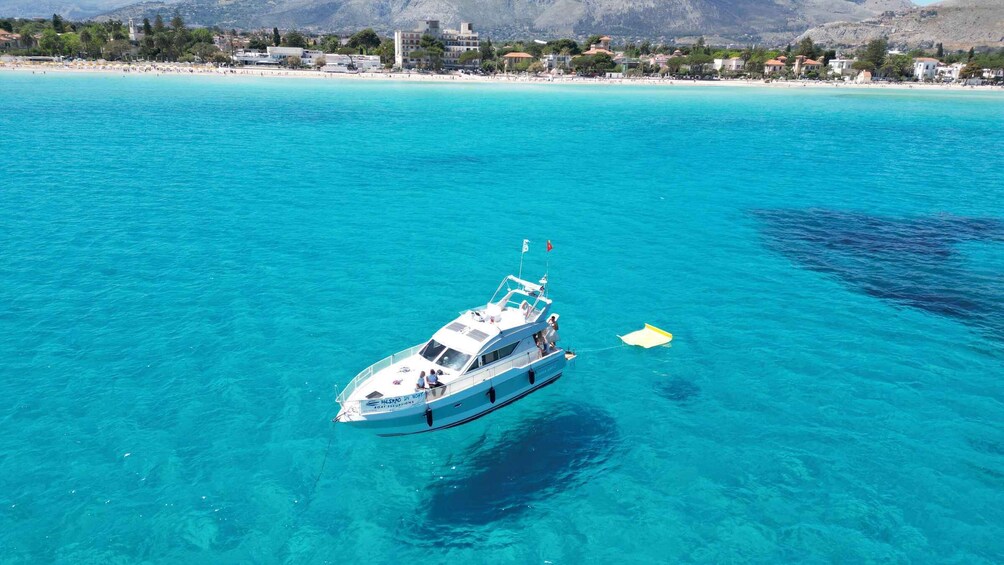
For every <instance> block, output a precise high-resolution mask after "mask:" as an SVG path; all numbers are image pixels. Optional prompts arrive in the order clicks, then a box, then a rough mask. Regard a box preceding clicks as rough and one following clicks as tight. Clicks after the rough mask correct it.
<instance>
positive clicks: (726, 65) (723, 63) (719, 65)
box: [715, 57, 746, 73]
mask: <svg viewBox="0 0 1004 565" xmlns="http://www.w3.org/2000/svg"><path fill="white" fill-rule="evenodd" d="M745 67H746V63H745V62H744V61H743V60H742V59H740V58H739V57H732V58H729V59H715V70H716V71H724V72H732V73H737V72H739V71H742V70H743V68H745Z"/></svg>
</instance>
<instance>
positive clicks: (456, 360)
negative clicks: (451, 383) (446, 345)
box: [439, 349, 471, 371]
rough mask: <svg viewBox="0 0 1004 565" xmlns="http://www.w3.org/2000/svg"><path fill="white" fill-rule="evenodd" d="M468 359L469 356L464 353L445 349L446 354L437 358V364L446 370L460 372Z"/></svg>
mask: <svg viewBox="0 0 1004 565" xmlns="http://www.w3.org/2000/svg"><path fill="white" fill-rule="evenodd" d="M470 359H471V356H470V355H468V354H466V353H461V352H459V351H456V350H454V349H447V350H446V353H444V354H443V356H442V357H440V358H439V364H440V365H441V366H443V367H445V368H447V369H450V370H453V371H460V370H461V369H463V368H464V365H466V364H467V362H468V361H469V360H470Z"/></svg>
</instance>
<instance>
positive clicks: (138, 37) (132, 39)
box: [129, 18, 146, 44]
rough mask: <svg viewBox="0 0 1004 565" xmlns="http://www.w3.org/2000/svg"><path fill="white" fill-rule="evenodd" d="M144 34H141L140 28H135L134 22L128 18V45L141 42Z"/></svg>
mask: <svg viewBox="0 0 1004 565" xmlns="http://www.w3.org/2000/svg"><path fill="white" fill-rule="evenodd" d="M144 37H146V34H145V33H143V30H142V28H138V27H136V22H134V21H133V19H132V18H129V43H132V44H138V43H139V42H140V41H143V38H144Z"/></svg>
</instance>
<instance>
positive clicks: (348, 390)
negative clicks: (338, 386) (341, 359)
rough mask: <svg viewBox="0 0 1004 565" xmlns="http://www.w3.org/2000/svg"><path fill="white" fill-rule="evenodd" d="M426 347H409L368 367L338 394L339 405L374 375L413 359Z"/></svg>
mask: <svg viewBox="0 0 1004 565" xmlns="http://www.w3.org/2000/svg"><path fill="white" fill-rule="evenodd" d="M424 346H425V344H424V343H420V344H418V345H416V346H414V347H409V348H408V349H405V350H403V351H398V352H397V353H395V354H393V355H390V356H388V357H384V358H383V359H381V360H379V361H377V362H376V363H373V364H372V365H370V366H369V367H366V368H365V369H363V370H362V371H361V372H360V373H359V374H358V375H356V376H355V378H353V379H352V380H351V381H349V384H347V385H345V388H343V389H342V391H341V392H340V393H338V397H337V398H336V399H335V400H336V401H337V402H338V403H339V404H345V401H346V400H348V399H349V397H350V396H352V393H353V392H355V390H356V389H357V388H359V385H360V384H362V383H363V382H365V381H366V379H368V378H370V377H372V376H373V374H374V373H378V372H380V371H382V370H383V369H386V368H387V367H390V366H391V365H393V364H394V363H397V362H398V361H400V360H402V359H407V358H408V357H411V356H412V355H414V354H416V353H418V352H419V350H421V349H422V347H424Z"/></svg>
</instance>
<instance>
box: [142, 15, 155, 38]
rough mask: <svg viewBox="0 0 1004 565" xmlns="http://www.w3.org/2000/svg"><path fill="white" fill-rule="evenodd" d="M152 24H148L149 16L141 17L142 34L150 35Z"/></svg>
mask: <svg viewBox="0 0 1004 565" xmlns="http://www.w3.org/2000/svg"><path fill="white" fill-rule="evenodd" d="M152 34H153V26H151V25H150V18H143V35H152Z"/></svg>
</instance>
